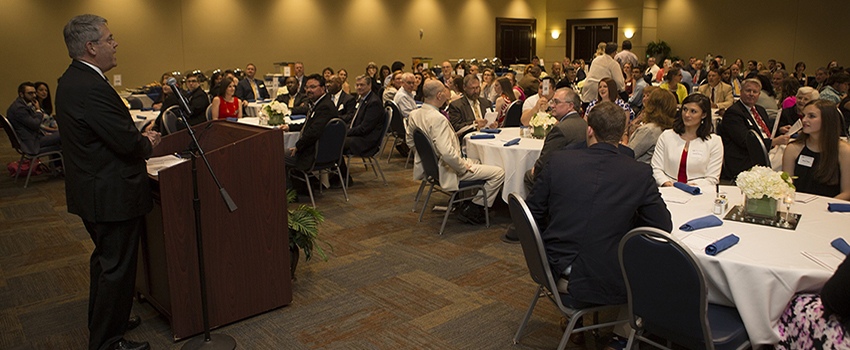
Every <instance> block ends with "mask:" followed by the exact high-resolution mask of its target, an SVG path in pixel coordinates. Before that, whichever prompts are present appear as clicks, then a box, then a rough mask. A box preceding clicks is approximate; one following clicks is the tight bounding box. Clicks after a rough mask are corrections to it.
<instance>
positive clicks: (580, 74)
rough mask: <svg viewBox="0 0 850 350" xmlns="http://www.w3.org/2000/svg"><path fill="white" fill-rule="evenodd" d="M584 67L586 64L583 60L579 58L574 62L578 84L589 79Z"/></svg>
mask: <svg viewBox="0 0 850 350" xmlns="http://www.w3.org/2000/svg"><path fill="white" fill-rule="evenodd" d="M584 67H585V64H584V60H583V59H580V58H577V59H575V60H573V69H575V71H576V84H578V82H580V81H584V79H587V71H585V69H584Z"/></svg>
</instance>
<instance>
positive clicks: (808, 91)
mask: <svg viewBox="0 0 850 350" xmlns="http://www.w3.org/2000/svg"><path fill="white" fill-rule="evenodd" d="M801 95H811V96H812V98H811V99H812V100H817V99H819V98H820V93H819V92H818V90H817V89H815V88H813V87H811V86H803V87H801V88H800V89H799V90H797V95H796V96H801Z"/></svg>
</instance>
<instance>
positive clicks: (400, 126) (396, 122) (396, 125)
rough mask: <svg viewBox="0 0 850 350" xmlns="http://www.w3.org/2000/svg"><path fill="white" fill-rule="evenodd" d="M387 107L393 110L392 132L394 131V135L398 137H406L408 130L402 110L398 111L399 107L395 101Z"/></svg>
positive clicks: (389, 102)
mask: <svg viewBox="0 0 850 350" xmlns="http://www.w3.org/2000/svg"><path fill="white" fill-rule="evenodd" d="M385 106H387V107H389V108H390V109H391V110H392V116H393V118H392V119H391V120H390V130H392V132H393V135H395V136H396V137H405V136H406V135H407V130H406V129H405V128H404V116H403V115H402V114H401V110H400V109H398V105H397V104H395V102H393V101H387V103H386V105H385Z"/></svg>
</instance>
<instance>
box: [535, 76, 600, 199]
mask: <svg viewBox="0 0 850 350" xmlns="http://www.w3.org/2000/svg"><path fill="white" fill-rule="evenodd" d="M541 100H543V99H542V98H541ZM578 106H581V98H580V97H579V96H578V95H577V94H576V93H575V91H573V90H572V89H569V88H560V89H558V90H557V91H555V95H554V96H552V99H551V100H549V107H550V108H551V111H550V113H551V114H552V116H553V117H555V118H556V119H558V121H559V122H558V124H556V125H555V126H554V127H553V128H552V131H549V134H547V135H546V139H545V140H544V141H543V149H542V150H541V151H540V157H538V158H537V162H535V163H534V167H533V168H531V170H529V171H527V172H526V173H525V187H526V189H527V190H528V192H531V187H532V186H534V181H535V180H536V179H537V177H538V176H539V175H540V173H541V172H542V171H543V166H545V165H546V162H548V161H549V157H551V156H552V152H554V151H559V150H562V149H564V147H566V146H569V145H571V144H574V143H578V142H584V141H586V140H587V122H586V121H585V120H584V119H582V118H581V116H580V115H579V114H578V112H577V111H576V108H577V107H578Z"/></svg>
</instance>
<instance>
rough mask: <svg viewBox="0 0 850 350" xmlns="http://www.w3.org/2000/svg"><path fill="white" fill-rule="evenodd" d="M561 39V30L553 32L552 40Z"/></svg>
mask: <svg viewBox="0 0 850 350" xmlns="http://www.w3.org/2000/svg"><path fill="white" fill-rule="evenodd" d="M560 37H561V31H560V30H553V31H552V39H555V40H558V38H560Z"/></svg>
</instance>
